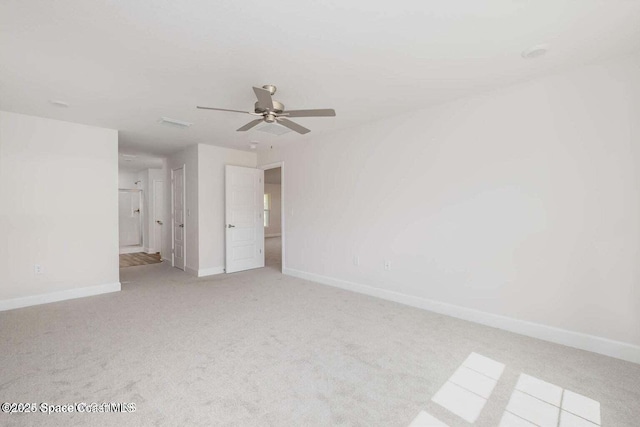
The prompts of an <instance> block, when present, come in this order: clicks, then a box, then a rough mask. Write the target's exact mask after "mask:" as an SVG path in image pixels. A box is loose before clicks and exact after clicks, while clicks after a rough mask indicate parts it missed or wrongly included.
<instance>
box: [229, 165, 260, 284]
mask: <svg viewBox="0 0 640 427" xmlns="http://www.w3.org/2000/svg"><path fill="white" fill-rule="evenodd" d="M263 214H264V171H263V170H261V169H253V168H245V167H240V166H229V165H227V166H226V167H225V221H226V225H225V227H226V228H225V229H226V233H225V237H226V238H225V244H226V269H225V271H226V272H227V273H235V272H236V271H242V270H249V269H251V268H259V267H264V219H263V217H262V215H263Z"/></svg>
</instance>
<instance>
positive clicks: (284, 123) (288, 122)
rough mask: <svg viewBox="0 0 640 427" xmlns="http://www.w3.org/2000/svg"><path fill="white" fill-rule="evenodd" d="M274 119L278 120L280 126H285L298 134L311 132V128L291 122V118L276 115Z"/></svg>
mask: <svg viewBox="0 0 640 427" xmlns="http://www.w3.org/2000/svg"><path fill="white" fill-rule="evenodd" d="M276 120H278V123H280V124H281V125H282V126H286V127H288V128H289V129H291V130H293V131H296V132H298V133H300V134H303V135H304V134H305V133H309V132H311V130H309V129H307V128H306V127H304V126H300V125H299V124H297V123H296V122H292V121H291V120H287V119H285V118H284V117H278V118H277V119H276Z"/></svg>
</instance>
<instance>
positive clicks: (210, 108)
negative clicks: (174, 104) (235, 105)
mask: <svg viewBox="0 0 640 427" xmlns="http://www.w3.org/2000/svg"><path fill="white" fill-rule="evenodd" d="M196 108H199V109H201V110H216V111H228V112H230V113H243V114H251V113H250V112H248V111H240V110H228V109H226V108H213V107H200V106H197V107H196Z"/></svg>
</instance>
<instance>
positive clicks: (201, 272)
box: [184, 267, 224, 277]
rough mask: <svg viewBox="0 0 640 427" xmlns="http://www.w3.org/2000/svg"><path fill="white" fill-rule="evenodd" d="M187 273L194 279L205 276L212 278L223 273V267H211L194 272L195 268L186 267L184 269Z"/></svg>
mask: <svg viewBox="0 0 640 427" xmlns="http://www.w3.org/2000/svg"><path fill="white" fill-rule="evenodd" d="M184 271H186V272H187V273H189V274H190V275H192V276H196V277H205V276H213V275H214V274H221V273H224V267H211V268H201V269H199V270H196V269H195V268H191V267H186V268H185V269H184Z"/></svg>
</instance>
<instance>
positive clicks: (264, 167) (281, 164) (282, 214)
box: [258, 161, 286, 272]
mask: <svg viewBox="0 0 640 427" xmlns="http://www.w3.org/2000/svg"><path fill="white" fill-rule="evenodd" d="M276 168H280V239H282V240H281V242H282V253H281V254H280V255H281V257H282V266H281V270H282V271H283V272H284V267H285V265H284V263H285V261H284V260H285V256H284V254H285V243H284V242H285V238H284V233H285V231H284V230H285V228H284V218H285V216H286V215H285V213H286V211H285V210H284V198H285V196H284V193H285V191H284V189H285V182H284V161H280V162H274V163H267V164H266V165H262V166H258V169H262V170H265V171H266V170H268V169H276Z"/></svg>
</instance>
